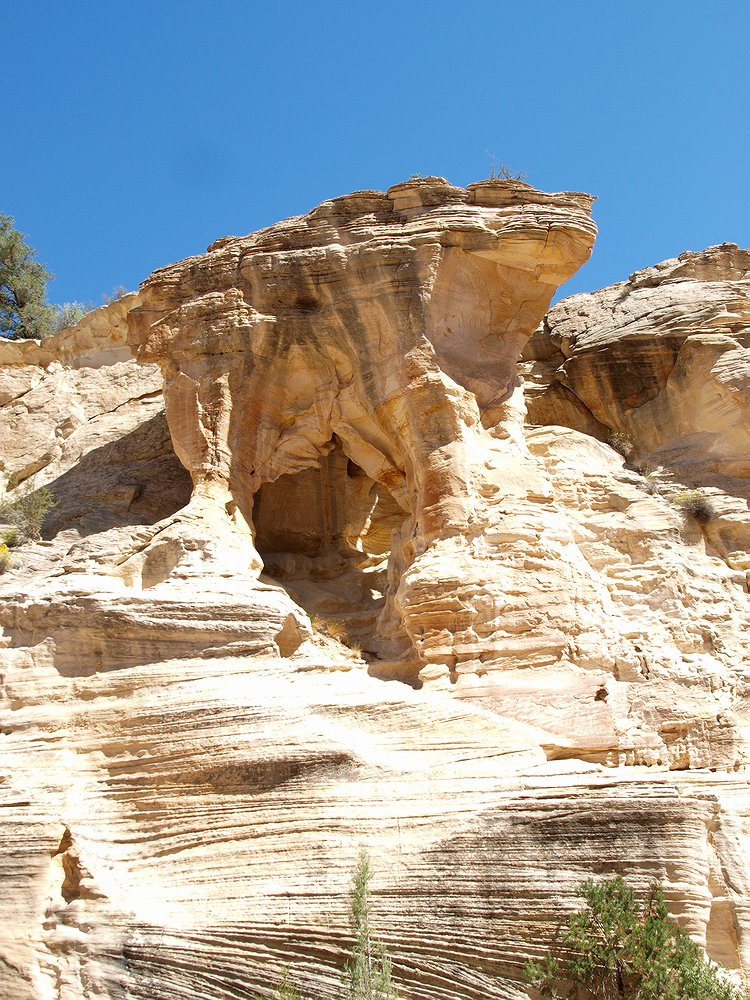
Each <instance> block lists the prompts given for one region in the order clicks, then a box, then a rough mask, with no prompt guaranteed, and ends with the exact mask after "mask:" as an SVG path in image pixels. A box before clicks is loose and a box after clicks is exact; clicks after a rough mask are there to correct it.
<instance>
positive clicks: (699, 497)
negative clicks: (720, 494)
mask: <svg viewBox="0 0 750 1000" xmlns="http://www.w3.org/2000/svg"><path fill="white" fill-rule="evenodd" d="M672 500H673V502H674V504H675V505H676V506H677V507H679V508H680V510H681V511H682V513H683V514H684V515H685V517H692V519H693V520H694V521H697V522H698V524H708V523H709V521H712V520H713V519H714V518H715V517H716V508H715V507H714V504H713V500H712V499H711V497H709V496H707V495H706V494H705V493H703V492H702V491H701V490H685V492H683V493H676V494H675V495H674V497H672Z"/></svg>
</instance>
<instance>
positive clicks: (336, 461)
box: [253, 436, 407, 653]
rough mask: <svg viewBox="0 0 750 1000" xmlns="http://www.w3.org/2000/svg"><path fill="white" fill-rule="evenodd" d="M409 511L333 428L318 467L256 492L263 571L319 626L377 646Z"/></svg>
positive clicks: (373, 647) (255, 517) (364, 645)
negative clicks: (397, 536)
mask: <svg viewBox="0 0 750 1000" xmlns="http://www.w3.org/2000/svg"><path fill="white" fill-rule="evenodd" d="M406 517H407V514H406V513H405V512H404V510H402V508H401V507H400V506H399V505H398V504H397V503H396V501H395V499H394V498H393V496H392V495H391V494H390V493H389V492H388V490H387V489H385V488H384V487H383V486H382V485H380V484H378V483H376V482H375V481H374V480H373V479H371V478H370V476H368V475H367V473H366V472H365V471H364V470H363V469H362V468H361V467H360V466H359V465H357V464H356V462H354V461H352V460H351V459H350V458H348V457H347V455H346V453H345V452H344V449H343V447H342V445H341V442H340V441H339V440H338V439H337V438H336V437H335V436H334V438H333V439H332V441H331V443H330V450H328V451H327V452H326V453H325V454H322V455H321V457H320V460H319V462H318V464H317V465H316V466H315V467H312V468H309V469H304V470H303V471H302V472H298V473H295V474H292V475H283V476H280V477H279V478H278V479H276V480H274V481H273V482H270V483H265V484H264V485H263V486H262V487H261V488H260V489H259V490H258V491H257V493H256V494H255V496H254V499H253V521H254V524H255V547H256V549H257V550H258V552H259V554H260V556H261V558H262V559H263V563H264V567H265V573H266V574H267V575H268V576H270V577H273V579H274V580H276V581H277V582H279V583H281V584H282V586H283V587H284V588H285V589H286V590H288V591H289V593H290V595H291V596H292V597H293V598H294V600H296V601H297V602H298V603H299V604H301V605H302V607H304V608H305V610H306V611H307V612H308V614H310V615H311V616H312V617H313V619H314V621H316V622H317V623H318V625H321V626H322V628H321V630H323V631H325V630H326V629H329V630H330V631H331V633H332V634H336V637H337V638H339V637H340V638H341V639H342V640H343V641H345V642H347V643H349V644H352V645H356V646H361V647H362V649H363V650H364V651H365V652H370V653H374V652H375V651H376V650H377V649H378V642H377V637H376V632H377V621H378V617H379V615H380V612H381V611H382V609H383V605H384V603H385V598H386V592H387V590H388V560H389V556H390V552H391V547H392V544H393V532H394V531H398V530H399V529H400V528H401V527H402V526H403V523H404V521H405V519H406Z"/></svg>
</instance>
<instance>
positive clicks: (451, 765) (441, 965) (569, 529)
mask: <svg viewBox="0 0 750 1000" xmlns="http://www.w3.org/2000/svg"><path fill="white" fill-rule="evenodd" d="M590 206H591V199H590V198H589V197H588V196H586V195H577V194H555V195H550V194H545V193H543V192H539V191H535V190H533V189H532V188H530V187H528V185H525V184H521V183H519V182H484V183H482V184H477V185H471V186H469V188H467V189H466V190H464V189H461V188H456V187H453V186H451V185H450V184H448V183H447V182H446V181H442V180H440V179H438V178H428V179H426V180H420V181H414V182H409V183H407V184H402V185H397V186H396V187H395V188H391V189H390V190H389V191H388V192H386V193H381V192H359V193H356V194H353V195H348V196H346V197H344V198H337V199H334V200H332V201H329V202H325V203H324V204H323V205H321V206H318V208H316V209H314V210H313V211H312V212H311V213H309V214H308V215H306V216H301V217H299V218H296V219H290V220H286V221H285V222H282V223H279V224H278V225H276V226H272V227H270V228H269V229H267V230H264V231H262V232H260V233H256V234H252V235H250V236H248V237H230V238H226V239H223V240H220V241H218V242H217V243H215V244H214V245H213V246H212V247H211V248H209V251H208V252H207V253H206V254H204V255H201V256H199V257H194V258H190V259H189V260H187V261H183V262H181V263H178V264H175V265H172V266H170V267H167V268H164V269H162V270H160V271H157V272H156V273H155V274H154V275H152V276H151V277H150V278H149V279H148V280H147V281H146V282H145V283H144V285H143V286H142V288H141V290H140V292H139V295H138V297H137V299H136V298H130V299H128V300H127V301H125V302H123V303H117V304H115V305H114V306H110V307H107V309H105V310H98V311H97V313H95V314H94V315H93V317H89V318H88V319H86V320H84V321H83V323H82V324H79V327H77V328H75V329H74V330H73V331H67V332H65V333H64V334H61V335H60V336H59V337H58V338H56V339H54V340H52V341H45V342H44V343H43V344H42V345H35V344H32V343H26V344H8V345H3V344H2V343H0V365H2V367H0V423H1V424H2V427H3V428H4V433H3V435H2V436H0V461H2V462H3V470H4V471H5V473H6V476H7V478H8V485H9V492H8V497H9V498H10V499H12V498H13V497H14V496H17V495H18V492H19V491H23V490H25V489H31V488H34V487H38V486H40V485H44V484H49V485H50V486H51V488H52V489H53V490H54V491H55V492H56V493H57V494H58V495H59V497H60V503H59V504H58V506H57V507H56V508H55V510H54V511H53V512H52V514H51V516H50V518H49V520H48V523H47V526H46V527H45V531H44V535H45V539H44V541H40V542H37V543H29V544H27V545H25V546H23V547H22V548H21V549H17V550H14V553H13V560H12V563H11V567H10V570H9V571H8V572H7V573H6V574H5V575H4V576H2V577H0V623H1V624H2V626H3V632H4V635H3V638H2V643H3V644H4V648H2V649H0V665H1V666H2V672H3V693H4V699H5V701H4V712H3V719H2V732H3V736H2V740H3V752H4V756H3V758H2V777H3V781H2V784H1V785H0V789H1V790H2V793H3V806H4V808H3V825H2V828H1V829H0V837H2V838H3V840H2V842H3V853H2V857H1V858H0V865H2V873H3V876H4V885H6V887H7V888H6V893H5V898H4V903H3V905H4V907H5V911H4V916H5V919H4V921H3V922H2V923H1V924H0V993H3V995H8V996H13V997H18V998H19V1000H27V998H28V1000H48V998H55V1000H79V998H86V1000H88V998H93V997H102V996H105V997H112V998H114V997H132V998H142V1000H146V998H148V1000H155V998H162V997H163V998H165V1000H166V998H167V997H169V998H171V997H174V996H175V995H180V996H184V997H191V998H196V1000H197V998H204V997H212V998H226V1000H230V998H233V1000H234V998H238V997H246V996H250V995H252V993H253V992H254V990H256V989H262V988H264V987H265V988H268V986H269V984H270V983H271V982H272V981H273V980H274V978H275V977H276V976H277V975H278V974H279V973H280V971H281V969H282V968H283V967H284V966H289V967H290V968H291V969H292V972H293V976H294V978H295V979H296V980H297V981H299V982H300V984H301V985H302V986H303V988H304V989H305V990H307V991H310V992H314V993H319V994H320V995H322V996H331V997H332V996H334V995H336V994H337V990H338V976H339V972H338V970H339V969H340V968H341V966H342V963H343V960H344V956H345V954H346V952H347V950H348V946H349V940H348V937H347V904H348V892H349V885H350V878H351V873H352V869H353V866H354V863H355V860H356V856H357V853H358V850H359V847H360V845H364V846H366V847H367V849H368V851H369V853H370V856H371V860H372V866H373V869H374V871H375V881H374V884H373V892H374V905H375V914H376V922H377V925H378V928H379V930H380V931H381V933H382V937H383V939H384V941H385V942H386V944H387V946H388V948H389V950H390V952H391V954H392V956H393V958H394V961H395V965H396V978H397V981H398V984H399V988H400V990H401V993H402V994H403V995H404V996H405V997H411V998H414V1000H417V998H419V1000H428V998H429V1000H455V998H459V997H460V998H466V1000H469V998H472V1000H480V998H484V997H486V996H488V995H491V996H496V997H499V998H508V1000H510V998H521V997H524V996H526V995H527V992H526V989H525V987H524V986H523V964H524V962H525V960H526V959H527V958H529V957H531V956H539V955H541V954H542V953H543V952H544V950H545V949H546V947H547V944H548V942H549V940H550V939H551V937H552V936H553V934H554V931H555V928H556V926H557V924H558V922H559V921H560V920H561V919H562V918H563V917H564V914H565V913H566V912H567V911H568V910H570V909H572V908H574V907H577V906H578V905H579V901H578V899H577V897H576V889H577V886H578V885H579V884H580V882H581V881H582V880H583V879H585V878H587V877H589V876H591V875H592V874H593V875H596V874H599V873H605V872H606V873H608V872H612V871H620V872H622V873H624V874H625V875H626V876H627V877H628V878H629V880H630V881H631V882H632V883H633V884H634V885H635V886H636V887H645V886H646V885H647V884H648V882H649V880H650V879H653V878H658V879H661V880H662V881H663V882H664V884H665V887H666V894H667V899H668V902H669V904H670V906H671V908H672V910H673V912H674V913H675V914H676V915H677V916H678V917H679V918H680V920H681V921H682V922H683V923H684V925H685V926H686V927H687V928H688V929H689V931H690V933H691V934H693V935H694V937H695V938H696V940H698V941H700V942H701V943H702V944H704V945H705V946H706V947H707V948H708V951H709V954H711V956H712V957H714V958H715V959H717V960H719V961H721V962H722V963H723V964H725V965H727V966H728V967H730V968H731V969H734V970H739V969H742V968H744V969H745V970H746V971H747V970H748V968H749V967H750V936H749V935H750V922H749V921H750V910H749V909H748V898H749V894H748V890H749V889H750V886H748V875H747V872H748V869H749V868H750V866H749V865H748V857H749V856H750V792H749V791H748V784H747V771H746V760H747V732H748V730H747V724H748V723H747V712H748V662H749V659H750V658H749V657H748V634H750V633H749V632H748V592H747V591H748V587H747V579H746V571H747V570H748V569H750V561H748V560H750V556H749V555H748V550H749V549H750V545H748V541H747V537H748V536H747V517H748V515H747V502H746V498H747V493H746V491H745V484H746V479H745V475H746V470H745V466H744V465H743V462H744V459H742V457H741V456H742V455H743V454H744V451H743V449H746V448H747V442H748V435H747V423H746V422H743V419H744V418H743V415H742V414H743V410H742V407H743V405H744V404H743V403H742V398H743V397H742V394H743V392H744V391H745V389H744V383H743V382H742V370H743V369H742V368H741V366H740V365H739V363H737V364H735V362H739V360H741V351H742V350H743V349H744V347H745V340H744V336H745V326H746V323H747V320H746V318H745V313H744V312H743V309H744V308H745V306H744V305H743V303H746V300H747V289H746V283H747V253H746V252H744V256H743V252H742V251H738V250H737V249H736V248H732V247H722V248H714V249H712V250H709V251H706V252H705V253H704V254H697V255H684V256H683V257H682V258H680V259H679V261H676V262H674V261H673V262H667V263H666V264H664V265H659V266H658V267H657V268H652V269H648V270H647V271H643V272H639V274H638V275H635V276H633V277H632V278H631V279H630V281H629V282H628V283H626V284H623V285H619V286H615V288H614V289H605V290H603V291H602V292H600V293H596V294H595V295H594V296H574V297H573V298H572V299H570V300H564V301H563V302H561V303H558V305H556V306H555V307H554V308H553V309H552V310H551V311H550V312H549V314H548V315H547V318H546V320H545V322H544V324H543V325H542V326H541V327H539V324H540V321H541V320H542V319H543V316H544V312H545V309H547V307H548V304H549V301H550V298H551V296H552V294H553V293H554V291H555V289H556V287H557V286H558V285H559V284H560V283H561V282H562V281H564V280H565V279H566V278H567V277H568V276H570V275H571V274H572V273H573V272H574V271H575V270H576V269H577V267H579V266H580V264H581V263H583V261H584V260H585V259H586V257H587V256H588V254H589V252H590V250H591V245H592V242H593V237H594V227H593V224H592V222H591V219H590V215H589V211H590ZM126 324H127V326H128V332H127V334H126V330H125V326H126ZM743 324H744V325H743ZM537 327H539V328H538V329H537V332H536V333H534V330H535V328H537ZM719 327H720V328H721V329H719ZM532 335H533V336H532ZM529 338H531V341H530V343H529V346H528V347H527V349H526V354H525V360H524V361H523V362H522V364H521V366H520V370H519V368H518V367H517V362H518V358H519V353H520V352H521V350H522V349H523V348H524V345H525V344H526V343H527V341H528V340H529ZM680 338H682V339H680ZM126 340H127V343H126ZM729 341H731V344H730V343H729ZM128 345H129V346H128ZM131 349H132V351H133V354H134V355H135V356H136V358H137V362H136V360H135V358H134V357H131V355H130V351H131ZM737 351H740V354H738V353H737ZM709 356H710V357H709ZM681 357H682V359H683V360H682V362H679V364H678V361H679V359H680V358H681ZM669 358H672V361H671V362H670V361H669ZM675 358H677V359H678V361H675V360H674V359H675ZM710 358H713V359H714V361H712V362H711V367H710V369H706V365H705V364H704V361H705V362H706V364H707V363H708V361H707V359H709V360H710ZM680 365H682V367H681V368H680ZM670 366H671V367H670ZM707 371H708V372H709V376H710V377H706V372H707ZM623 372H625V373H627V374H623ZM680 372H681V373H682V374H680ZM678 376H679V378H678ZM162 389H163V391H162ZM62 393H64V395H63V394H62ZM691 393H692V394H693V395H695V394H697V396H698V398H700V400H701V401H702V403H701V405H697V404H696V405H694V406H692V408H690V407H689V406H688V404H689V400H690V398H692V397H691ZM701 393H702V394H703V395H701ZM680 394H681V395H680ZM683 404H684V405H683ZM703 404H705V405H703ZM527 405H528V409H529V419H528V420H527V419H526V408H527ZM649 408H650V409H649ZM686 409H689V410H690V412H689V413H686V412H685V410H686ZM686 421H687V423H686ZM722 421H723V422H722ZM688 423H689V426H688ZM615 431H617V432H619V434H620V435H621V436H622V439H625V438H627V437H628V436H632V438H633V440H636V441H637V449H638V450H637V451H636V452H634V453H632V454H630V455H628V456H627V460H626V458H625V457H623V456H622V455H621V454H619V453H618V452H617V451H616V450H613V448H612V447H610V445H609V444H608V443H607V440H608V439H609V438H610V437H611V435H612V433H613V432H615ZM649 434H652V436H651V437H649ZM722 435H726V442H724V443H723V444H722V443H721V442H720V438H721V437H722ZM626 450H627V449H626ZM654 456H656V458H657V459H658V465H654V469H647V468H646V466H645V465H644V464H643V463H644V462H645V461H646V460H647V459H648V460H649V461H652V462H653V461H654ZM732 456H734V457H732ZM636 465H638V468H639V469H640V471H638V469H637V468H636ZM183 466H184V468H183ZM185 470H187V471H185ZM645 472H648V475H645V474H644V473H645ZM188 473H189V476H188ZM687 489H700V490H702V491H708V492H709V493H710V496H711V500H712V504H713V512H712V516H711V517H710V519H709V520H708V521H698V520H696V519H695V518H691V517H686V516H685V511H684V509H683V508H681V507H680V506H679V505H678V503H677V502H676V500H675V496H676V495H677V494H678V493H679V492H680V491H681V490H682V491H684V490H687ZM386 678H397V679H399V680H401V681H405V682H406V683H384V679H386Z"/></svg>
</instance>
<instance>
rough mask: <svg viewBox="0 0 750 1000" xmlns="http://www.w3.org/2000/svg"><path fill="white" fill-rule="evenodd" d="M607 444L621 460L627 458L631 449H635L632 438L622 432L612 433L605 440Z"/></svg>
mask: <svg viewBox="0 0 750 1000" xmlns="http://www.w3.org/2000/svg"><path fill="white" fill-rule="evenodd" d="M607 444H608V445H609V446H610V448H614V450H615V451H616V452H618V453H619V454H620V455H622V457H623V458H627V457H628V455H629V454H630V453H631V451H632V450H633V448H635V442H634V441H633V439H632V437H631V436H630V435H629V434H625V433H624V432H623V431H613V432H612V433H611V434H610V435H609V437H608V438H607Z"/></svg>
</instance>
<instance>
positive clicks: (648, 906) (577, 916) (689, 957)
mask: <svg viewBox="0 0 750 1000" xmlns="http://www.w3.org/2000/svg"><path fill="white" fill-rule="evenodd" d="M580 892H581V895H582V896H583V897H584V899H585V900H586V907H585V909H583V910H579V911H578V912H577V913H574V914H573V915H572V916H571V917H570V919H569V921H568V925H567V928H566V929H565V931H564V932H563V936H562V942H561V943H562V946H563V947H562V949H561V951H562V956H563V957H561V958H560V959H557V958H554V957H549V958H547V959H545V960H544V961H543V962H529V963H528V965H527V966H526V978H527V982H528V983H529V984H530V985H531V986H533V987H534V990H535V991H536V993H537V995H538V996H541V997H544V998H545V1000H564V998H568V997H570V998H572V997H580V996H587V997H588V996H590V997H601V998H607V1000H609V998H612V1000H615V998H632V1000H745V994H744V993H743V991H740V990H738V989H737V988H736V987H735V986H734V985H733V984H732V983H731V982H729V981H727V980H726V979H725V978H724V977H723V975H722V974H721V972H720V971H719V969H718V968H717V967H716V966H715V965H714V964H713V963H712V962H709V961H708V960H707V959H706V957H705V955H704V954H703V950H702V949H701V948H699V947H698V945H697V944H696V943H695V942H694V941H692V940H691V939H690V937H689V935H688V934H687V933H686V932H685V931H684V930H683V929H682V928H681V927H680V926H679V924H677V923H676V921H674V920H673V919H672V918H671V916H670V915H669V911H668V910H667V906H666V903H665V902H664V890H663V889H662V887H661V886H660V885H659V884H658V883H654V884H653V885H652V886H651V889H650V890H649V892H648V894H647V896H646V898H645V899H644V900H643V901H642V902H639V901H638V900H637V898H636V895H635V893H634V892H633V890H632V889H631V888H630V886H628V885H627V883H626V882H625V880H624V879H623V878H622V877H621V876H619V875H616V876H615V877H614V878H611V879H605V880H604V881H601V882H597V881H595V880H594V879H589V880H588V881H587V882H584V883H583V885H582V886H581V888H580Z"/></svg>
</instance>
